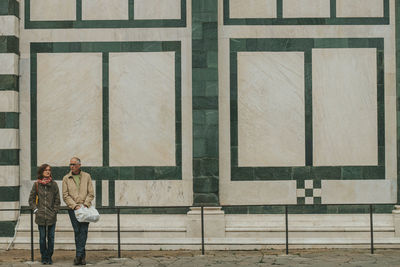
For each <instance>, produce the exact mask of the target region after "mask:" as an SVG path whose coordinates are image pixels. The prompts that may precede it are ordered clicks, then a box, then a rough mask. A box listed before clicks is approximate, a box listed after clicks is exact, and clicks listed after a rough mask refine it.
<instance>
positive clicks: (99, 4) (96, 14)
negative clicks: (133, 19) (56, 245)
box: [82, 0, 129, 20]
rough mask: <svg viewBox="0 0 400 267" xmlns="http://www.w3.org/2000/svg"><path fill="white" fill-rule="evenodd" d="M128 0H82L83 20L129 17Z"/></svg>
mask: <svg viewBox="0 0 400 267" xmlns="http://www.w3.org/2000/svg"><path fill="white" fill-rule="evenodd" d="M128 9H129V7H128V1H127V0H82V19H83V20H123V19H128V14H129V12H128Z"/></svg>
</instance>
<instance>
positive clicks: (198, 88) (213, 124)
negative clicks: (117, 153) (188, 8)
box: [192, 0, 219, 206]
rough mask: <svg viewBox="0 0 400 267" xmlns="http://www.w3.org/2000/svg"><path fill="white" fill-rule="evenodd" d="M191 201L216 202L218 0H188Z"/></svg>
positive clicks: (217, 181) (201, 202)
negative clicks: (190, 29) (190, 65)
mask: <svg viewBox="0 0 400 267" xmlns="http://www.w3.org/2000/svg"><path fill="white" fill-rule="evenodd" d="M192 20H193V21H192V25H193V26H192V116H193V203H194V205H200V204H203V205H209V206H215V205H218V203H219V150H218V125H219V123H218V113H219V111H218V1H217V0H192Z"/></svg>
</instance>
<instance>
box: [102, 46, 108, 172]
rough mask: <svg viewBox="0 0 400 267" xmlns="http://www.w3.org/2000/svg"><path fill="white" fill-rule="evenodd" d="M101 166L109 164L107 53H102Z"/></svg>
mask: <svg viewBox="0 0 400 267" xmlns="http://www.w3.org/2000/svg"><path fill="white" fill-rule="evenodd" d="M102 63H103V64H102V71H103V95H102V97H103V105H102V109H103V125H102V126H103V166H109V161H110V159H109V157H110V153H109V149H110V143H109V54H108V53H103V59H102Z"/></svg>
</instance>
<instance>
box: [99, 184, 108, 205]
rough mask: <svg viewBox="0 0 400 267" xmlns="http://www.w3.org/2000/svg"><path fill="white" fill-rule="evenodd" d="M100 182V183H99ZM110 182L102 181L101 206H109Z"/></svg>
mask: <svg viewBox="0 0 400 267" xmlns="http://www.w3.org/2000/svg"><path fill="white" fill-rule="evenodd" d="M99 182H100V181H99ZM108 184H109V183H108V180H103V181H101V205H102V206H108V205H109V192H108V190H109V188H108Z"/></svg>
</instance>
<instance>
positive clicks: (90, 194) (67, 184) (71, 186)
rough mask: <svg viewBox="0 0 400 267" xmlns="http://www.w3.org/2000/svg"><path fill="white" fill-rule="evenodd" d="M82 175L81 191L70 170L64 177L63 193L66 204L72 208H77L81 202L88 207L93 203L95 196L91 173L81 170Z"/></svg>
mask: <svg viewBox="0 0 400 267" xmlns="http://www.w3.org/2000/svg"><path fill="white" fill-rule="evenodd" d="M80 175H81V182H80V186H79V192H78V188H77V186H76V183H75V180H74V178H73V177H72V172H69V173H68V174H67V175H65V176H64V178H63V182H62V195H63V199H64V202H65V204H67V206H68V207H69V208H70V209H75V207H76V206H79V205H81V204H83V205H86V206H87V207H90V206H91V205H92V200H93V198H94V190H93V184H92V178H91V177H90V174H89V173H87V172H84V171H81V173H80Z"/></svg>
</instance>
